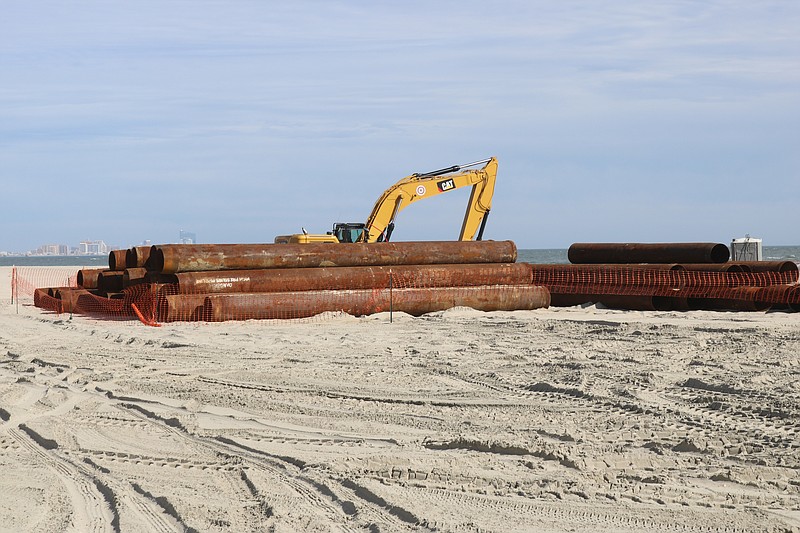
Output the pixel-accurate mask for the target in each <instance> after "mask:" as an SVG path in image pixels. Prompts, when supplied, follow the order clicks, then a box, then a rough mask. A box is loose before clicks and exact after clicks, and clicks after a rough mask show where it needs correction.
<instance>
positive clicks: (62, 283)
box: [11, 266, 78, 301]
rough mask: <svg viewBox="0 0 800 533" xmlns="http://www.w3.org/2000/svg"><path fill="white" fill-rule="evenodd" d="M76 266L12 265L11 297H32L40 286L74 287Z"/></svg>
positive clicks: (15, 299)
mask: <svg viewBox="0 0 800 533" xmlns="http://www.w3.org/2000/svg"><path fill="white" fill-rule="evenodd" d="M77 279H78V267H74V266H73V267H69V266H57V267H13V268H12V269H11V299H12V301H17V299H20V298H33V293H34V291H35V290H36V289H38V288H41V287H76V286H77Z"/></svg>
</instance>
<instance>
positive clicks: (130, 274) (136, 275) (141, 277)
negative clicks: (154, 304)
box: [122, 267, 147, 289]
mask: <svg viewBox="0 0 800 533" xmlns="http://www.w3.org/2000/svg"><path fill="white" fill-rule="evenodd" d="M146 282H147V269H146V268H143V267H142V268H126V269H125V271H124V272H123V273H122V287H123V288H126V289H127V288H128V287H132V286H133V285H138V284H140V283H146Z"/></svg>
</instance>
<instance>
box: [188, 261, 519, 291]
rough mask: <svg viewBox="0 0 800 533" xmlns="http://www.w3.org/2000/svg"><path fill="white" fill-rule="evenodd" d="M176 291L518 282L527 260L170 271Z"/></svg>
mask: <svg viewBox="0 0 800 533" xmlns="http://www.w3.org/2000/svg"><path fill="white" fill-rule="evenodd" d="M174 276H175V281H176V282H177V283H178V286H179V287H180V292H181V293H207V294H214V293H220V292H287V291H309V290H329V289H374V288H388V287H389V286H390V285H392V286H393V287H394V288H406V287H417V288H422V287H464V286H470V285H524V284H530V282H531V267H530V265H529V264H527V263H484V264H480V263H477V264H469V265H398V266H392V267H389V266H363V267H338V268H275V269H264V270H228V271H224V272H220V271H216V272H182V273H179V274H174Z"/></svg>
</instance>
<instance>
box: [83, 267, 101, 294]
mask: <svg viewBox="0 0 800 533" xmlns="http://www.w3.org/2000/svg"><path fill="white" fill-rule="evenodd" d="M101 272H107V269H104V268H82V269H80V270H78V286H80V287H83V288H84V289H96V288H97V278H98V277H99V276H100V273H101Z"/></svg>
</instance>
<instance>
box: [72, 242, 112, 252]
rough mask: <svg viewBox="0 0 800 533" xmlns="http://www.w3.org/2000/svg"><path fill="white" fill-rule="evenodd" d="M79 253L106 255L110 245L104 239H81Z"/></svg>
mask: <svg viewBox="0 0 800 533" xmlns="http://www.w3.org/2000/svg"><path fill="white" fill-rule="evenodd" d="M78 253H79V254H80V255H106V254H107V253H108V245H106V243H104V242H103V241H81V243H80V245H79V247H78Z"/></svg>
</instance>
